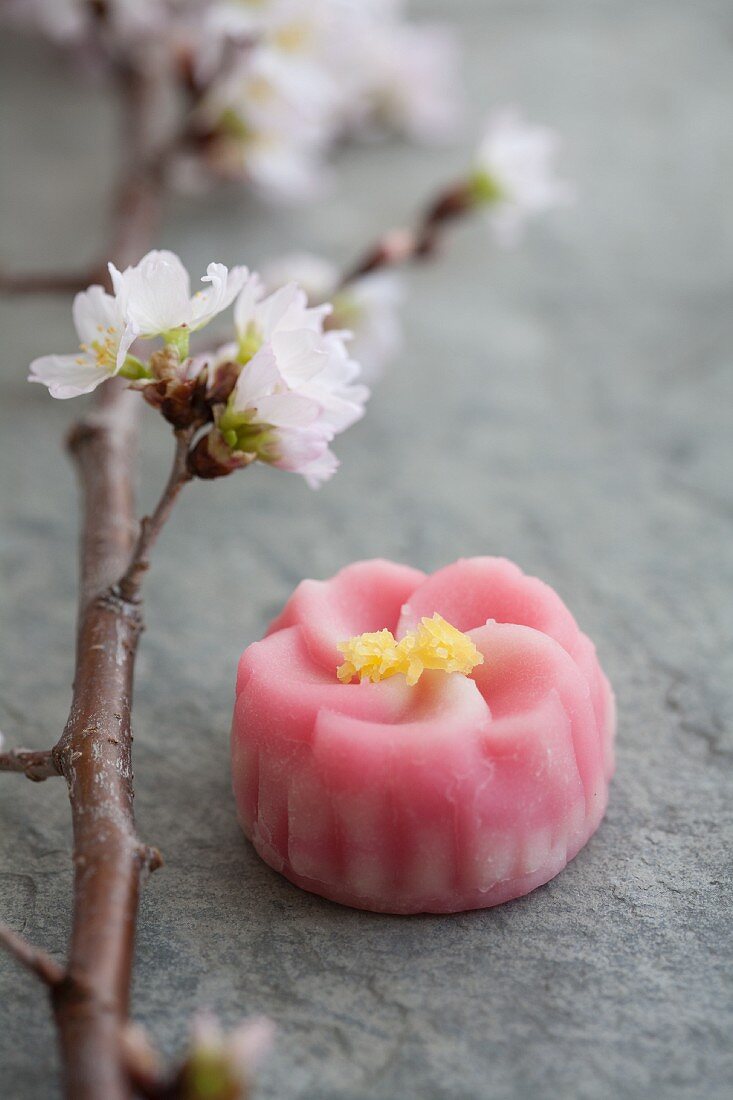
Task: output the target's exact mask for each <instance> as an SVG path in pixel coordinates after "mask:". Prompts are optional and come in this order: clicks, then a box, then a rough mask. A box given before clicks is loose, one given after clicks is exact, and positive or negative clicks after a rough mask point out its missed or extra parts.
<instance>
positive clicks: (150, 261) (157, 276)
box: [110, 251, 191, 337]
mask: <svg viewBox="0 0 733 1100" xmlns="http://www.w3.org/2000/svg"><path fill="white" fill-rule="evenodd" d="M110 272H111V274H112V280H113V285H114V287H115V291H116V293H117V295H118V297H119V299H120V302H121V304H122V308H123V309H124V310H125V312H126V314H127V317H128V319H129V321H130V323H131V325H132V326H133V328H134V329H135V330H136V331H137V332H138V333H139V334H140V335H142V336H145V337H152V336H158V335H159V334H160V333H163V332H169V331H170V330H172V329H176V328H180V327H182V326H184V325H188V324H189V323H190V321H191V304H190V293H191V291H190V283H189V278H188V272H187V271H186V269H185V267H184V266H183V264H182V263H181V261H180V259H179V257H178V256H176V254H175V252H168V251H153V252H148V254H147V255H146V256H144V257H143V258H142V260H141V261H140V263H139V264H137V265H136V266H135V267H128V268H127V269H126V270H125V271H123V272H122V273H120V272H119V271H117V270H116V269H115V268H113V267H112V266H110Z"/></svg>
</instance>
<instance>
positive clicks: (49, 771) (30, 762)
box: [0, 749, 61, 783]
mask: <svg viewBox="0 0 733 1100" xmlns="http://www.w3.org/2000/svg"><path fill="white" fill-rule="evenodd" d="M0 772H21V773H22V774H24V775H25V777H26V779H32V780H33V781H34V782H35V783H41V782H42V781H43V780H44V779H50V778H51V776H52V775H61V772H60V771H59V769H58V768H57V766H56V761H55V760H54V758H53V752H52V751H51V750H50V749H47V750H45V751H42V752H37V751H34V750H32V749H10V750H9V751H8V752H0Z"/></svg>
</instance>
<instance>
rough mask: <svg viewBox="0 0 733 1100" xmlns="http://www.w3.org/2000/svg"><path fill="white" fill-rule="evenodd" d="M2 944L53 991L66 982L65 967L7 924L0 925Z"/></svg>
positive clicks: (0, 940) (0, 941)
mask: <svg viewBox="0 0 733 1100" xmlns="http://www.w3.org/2000/svg"><path fill="white" fill-rule="evenodd" d="M0 943H2V945H3V947H4V948H5V950H6V951H7V952H8V953H9V954H11V955H12V956H13V958H14V959H16V960H17V962H19V963H20V964H21V966H24V967H25V968H26V970H29V971H30V972H31V974H35V975H36V977H37V978H40V979H41V981H42V982H43V983H44V985H47V986H48V987H49V988H50V989H51V990H52V991H53V990H55V989H56V988H57V987H58V986H60V985H61V983H62V982H63V981H64V979H65V976H66V973H65V971H64V968H63V966H61V965H59V963H57V962H56V960H55V959H52V958H51V956H50V955H47V954H46V952H45V951H42V950H41V949H40V947H34V946H33V944H32V943H29V942H28V940H26V939H25V938H24V937H23V936H21V935H20V934H19V933H18V932H14V931H13V929H12V928H9V927H8V926H7V924H0Z"/></svg>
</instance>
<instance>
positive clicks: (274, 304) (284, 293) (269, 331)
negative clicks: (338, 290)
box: [257, 283, 307, 340]
mask: <svg viewBox="0 0 733 1100" xmlns="http://www.w3.org/2000/svg"><path fill="white" fill-rule="evenodd" d="M306 305H307V299H306V296H305V291H303V290H301V288H300V287H299V286H298V285H297V283H288V284H287V286H283V287H280V289H279V290H276V291H275V293H274V294H270V296H269V297H268V298H265V299H264V301H262V302H260V303H259V305H258V307H257V327H258V329H259V331H260V333H261V334H262V338H263V340H269V339H270V338H271V337H272V335H273V333H275V332H276V331H277V330H278V329H279V328H280V327H281V325H282V323H283V321H284V320H285V319H286V317H287V315H288V314H289V313H291V311H294V312H296V313H300V314H301V315H302V313H303V312H304V310H305V308H306ZM286 327H288V328H293V327H294V321H293V320H292V319H291V321H290V324H289V325H287V326H286Z"/></svg>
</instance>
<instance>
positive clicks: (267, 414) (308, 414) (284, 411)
mask: <svg viewBox="0 0 733 1100" xmlns="http://www.w3.org/2000/svg"><path fill="white" fill-rule="evenodd" d="M320 413H321V406H320V405H319V404H318V402H317V401H314V400H313V399H312V398H310V397H303V396H302V394H299V393H274V394H272V395H271V396H269V397H261V398H260V399H259V401H258V402H257V420H258V421H260V422H261V423H263V424H272V426H273V427H274V428H303V427H306V426H307V425H308V424H313V423H314V421H316V420H317V419H318V417H319V416H320Z"/></svg>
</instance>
